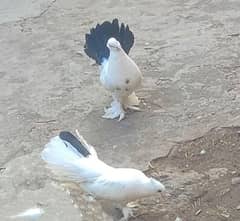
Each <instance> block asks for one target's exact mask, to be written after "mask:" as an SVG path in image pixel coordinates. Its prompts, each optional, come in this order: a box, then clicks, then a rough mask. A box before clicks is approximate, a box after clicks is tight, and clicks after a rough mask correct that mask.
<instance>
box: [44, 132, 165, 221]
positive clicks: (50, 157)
mask: <svg viewBox="0 0 240 221" xmlns="http://www.w3.org/2000/svg"><path fill="white" fill-rule="evenodd" d="M79 138H80V140H78V139H77V138H76V137H75V136H74V135H73V134H71V133H70V132H67V131H63V132H60V134H59V136H56V137H54V138H52V139H51V140H50V142H49V143H48V144H46V146H45V148H44V150H43V151H42V154H41V156H42V159H43V160H44V161H46V162H47V163H48V164H49V166H50V167H51V169H52V170H53V171H54V172H55V174H58V175H60V176H62V177H63V178H65V179H66V180H68V181H73V182H76V183H78V184H79V185H80V187H81V188H82V189H83V190H84V191H85V192H87V193H88V194H91V195H92V196H93V197H95V198H96V199H99V200H105V201H107V202H114V203H115V204H116V205H117V207H118V208H119V209H121V210H122V213H123V218H122V219H121V220H127V219H128V217H129V216H130V215H131V210H130V208H128V207H127V206H126V205H127V203H128V202H130V201H133V200H136V199H139V198H142V197H147V196H150V195H154V194H156V193H158V192H162V191H164V190H165V187H164V185H163V184H161V183H160V182H159V181H157V180H156V179H154V178H148V177H147V176H145V174H144V173H142V172H141V171H139V170H136V169H131V168H114V167H111V166H109V165H107V164H106V163H104V162H103V161H101V160H100V159H99V158H98V156H97V153H96V151H95V149H94V148H93V147H92V146H91V145H89V144H88V143H87V142H86V141H85V140H84V138H83V137H81V136H80V135H79Z"/></svg>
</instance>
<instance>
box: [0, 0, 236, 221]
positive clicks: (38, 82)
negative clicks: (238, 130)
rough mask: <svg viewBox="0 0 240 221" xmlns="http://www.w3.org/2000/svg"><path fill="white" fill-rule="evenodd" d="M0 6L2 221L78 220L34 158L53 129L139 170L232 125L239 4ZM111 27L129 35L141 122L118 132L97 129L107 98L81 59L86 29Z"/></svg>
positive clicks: (111, 127)
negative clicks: (35, 212) (38, 211)
mask: <svg viewBox="0 0 240 221" xmlns="http://www.w3.org/2000/svg"><path fill="white" fill-rule="evenodd" d="M2 2H3V3H1V5H0V23H1V24H0V33H1V34H0V51H1V53H0V79H1V80H0V87H1V93H0V125H1V127H0V141H1V142H0V150H1V155H0V166H1V167H4V168H6V170H2V172H1V174H0V176H1V179H0V203H1V208H0V215H1V216H2V218H1V220H5V219H6V220H7V218H6V217H7V216H9V215H13V214H15V213H17V212H19V211H22V210H24V209H26V208H28V207H31V206H33V205H35V204H36V203H39V202H40V203H43V204H44V205H47V206H46V208H47V209H46V210H47V214H46V215H45V216H44V217H43V219H42V220H61V221H67V220H69V214H71V221H75V220H81V219H82V220H84V217H85V216H84V213H83V212H82V211H81V210H78V209H75V208H74V207H73V205H72V202H71V198H70V197H69V196H68V195H67V194H65V192H63V191H60V190H59V188H58V186H57V185H54V184H53V183H52V181H51V179H50V175H49V174H48V171H46V170H45V169H44V165H43V163H42V161H41V160H40V158H39V153H40V151H41V150H42V148H43V146H44V144H45V143H46V142H47V141H48V139H49V138H50V137H52V136H54V135H56V134H57V133H58V132H59V131H60V130H62V129H65V130H66V129H67V130H71V131H73V132H74V130H75V129H76V128H77V129H79V131H80V132H81V133H82V134H83V135H84V136H85V137H86V139H87V140H88V141H89V142H90V143H91V144H93V145H95V146H96V149H97V151H98V152H99V155H100V157H101V158H102V159H103V160H104V161H106V162H108V163H110V164H111V165H114V166H125V167H129V166H131V167H135V168H140V169H144V168H146V167H147V163H148V162H149V161H150V160H151V159H154V158H156V157H159V156H164V155H166V154H167V153H168V151H169V149H170V148H171V146H172V145H173V144H174V143H175V142H177V141H180V140H187V139H191V138H195V137H198V136H200V135H202V134H203V133H204V132H206V131H208V130H209V129H211V128H213V127H218V126H229V125H230V126H231V125H239V124H240V72H239V71H240V60H239V59H240V50H239V49H240V32H239V30H240V15H239V10H240V2H239V1H238V0H232V1H224V0H223V1H214V0H185V1H180V0H175V1H164V0H161V1H157V0H151V1H144V0H139V1H118V2H116V1H113V0H106V1H95V0H92V1H80V0H53V1H51V0H38V1H34V0H24V1H21V4H20V2H19V1H17V0H15V1H11V4H10V1H7V0H3V1H2ZM115 17H118V18H119V19H120V20H121V21H123V22H126V23H128V24H129V26H130V28H131V29H132V30H133V32H134V33H135V46H134V48H133V49H132V51H131V57H132V58H133V59H134V60H135V61H136V63H137V64H138V65H139V67H140V69H141V70H142V72H143V75H144V83H143V87H142V88H141V89H139V91H138V92H137V93H138V95H139V96H140V97H141V98H142V99H143V100H144V104H145V105H142V109H143V110H144V111H143V112H138V113H136V112H135V113H130V114H128V115H127V118H126V119H125V120H124V121H122V122H120V123H118V122H117V121H108V120H104V119H101V115H102V114H103V107H104V106H105V105H107V104H108V103H109V102H110V97H109V94H107V92H106V91H105V90H104V89H103V88H102V87H101V85H100V83H99V76H98V70H97V67H96V66H94V65H92V61H90V60H89V59H88V58H87V57H86V56H85V55H84V53H83V50H82V49H83V44H84V35H85V33H86V32H87V31H88V30H89V28H90V27H91V26H93V25H95V24H96V23H97V22H102V21H104V20H106V19H113V18H115ZM80 207H81V206H80ZM89 207H91V206H89ZM91 209H92V208H90V209H89V210H91ZM91 211H92V212H93V213H95V212H96V211H95V212H94V211H93V210H91ZM85 212H86V211H85ZM82 214H83V217H82ZM96 214H97V213H96ZM88 215H89V214H88ZM96 216H97V215H96ZM89 217H91V214H90V215H89ZM97 217H100V216H97ZM99 219H100V220H101V218H99ZM88 220H89V219H88Z"/></svg>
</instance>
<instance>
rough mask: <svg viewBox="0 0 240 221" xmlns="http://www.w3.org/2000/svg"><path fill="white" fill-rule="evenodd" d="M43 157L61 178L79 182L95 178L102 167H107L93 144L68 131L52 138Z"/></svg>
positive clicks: (43, 152)
mask: <svg viewBox="0 0 240 221" xmlns="http://www.w3.org/2000/svg"><path fill="white" fill-rule="evenodd" d="M76 140H77V141H76ZM79 143H80V144H79ZM83 150H84V151H83ZM85 153H88V155H86V154H85ZM89 156H90V157H89ZM41 157H42V159H43V160H44V161H45V162H47V163H48V167H49V168H50V169H52V171H53V172H54V173H55V174H56V175H57V176H58V177H59V178H61V179H64V180H71V181H77V182H85V181H90V180H92V179H95V178H96V177H98V176H99V175H100V174H101V172H102V168H103V167H104V168H105V167H107V166H106V165H105V164H104V163H103V162H102V161H100V160H99V159H98V158H97V154H96V151H95V149H94V148H93V147H92V146H90V145H88V144H87V142H86V141H85V140H84V139H83V138H82V137H81V139H80V141H79V140H78V139H77V138H76V137H75V136H74V135H72V134H71V133H70V132H67V131H63V132H61V133H60V134H59V136H56V137H54V138H52V139H51V140H50V142H49V143H47V144H46V145H45V148H44V150H43V151H42V153H41ZM95 165H96V167H95Z"/></svg>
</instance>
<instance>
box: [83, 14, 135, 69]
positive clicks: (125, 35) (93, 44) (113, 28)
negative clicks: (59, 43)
mask: <svg viewBox="0 0 240 221" xmlns="http://www.w3.org/2000/svg"><path fill="white" fill-rule="evenodd" d="M111 37H114V38H116V39H117V40H118V41H119V42H120V44H121V46H122V48H123V50H124V51H125V52H126V53H127V54H128V53H129V51H130V49H131V47H132V46H133V44H134V35H133V33H132V32H131V31H130V30H129V27H128V25H124V24H123V23H122V24H121V26H119V23H118V19H116V18H115V19H114V20H113V21H112V23H111V22H109V21H105V22H103V23H102V24H97V26H96V27H95V28H92V29H91V30H90V34H86V36H85V38H86V43H85V45H84V51H85V53H86V54H87V55H88V56H89V57H90V58H92V59H94V60H95V61H96V63H97V64H99V65H100V64H101V63H102V62H103V59H104V58H105V59H107V58H108V57H109V49H108V48H107V46H106V44H107V41H108V39H109V38H111Z"/></svg>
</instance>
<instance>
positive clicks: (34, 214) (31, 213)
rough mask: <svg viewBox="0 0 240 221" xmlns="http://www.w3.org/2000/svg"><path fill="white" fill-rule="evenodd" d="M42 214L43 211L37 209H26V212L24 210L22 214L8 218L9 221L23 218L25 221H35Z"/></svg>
mask: <svg viewBox="0 0 240 221" xmlns="http://www.w3.org/2000/svg"><path fill="white" fill-rule="evenodd" d="M44 213H45V211H44V210H43V209H42V208H39V207H37V208H31V209H28V210H26V211H24V212H22V213H19V214H17V215H14V216H10V218H11V219H18V218H24V219H27V220H37V219H39V218H40V217H41V216H42V215H43V214H44Z"/></svg>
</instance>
